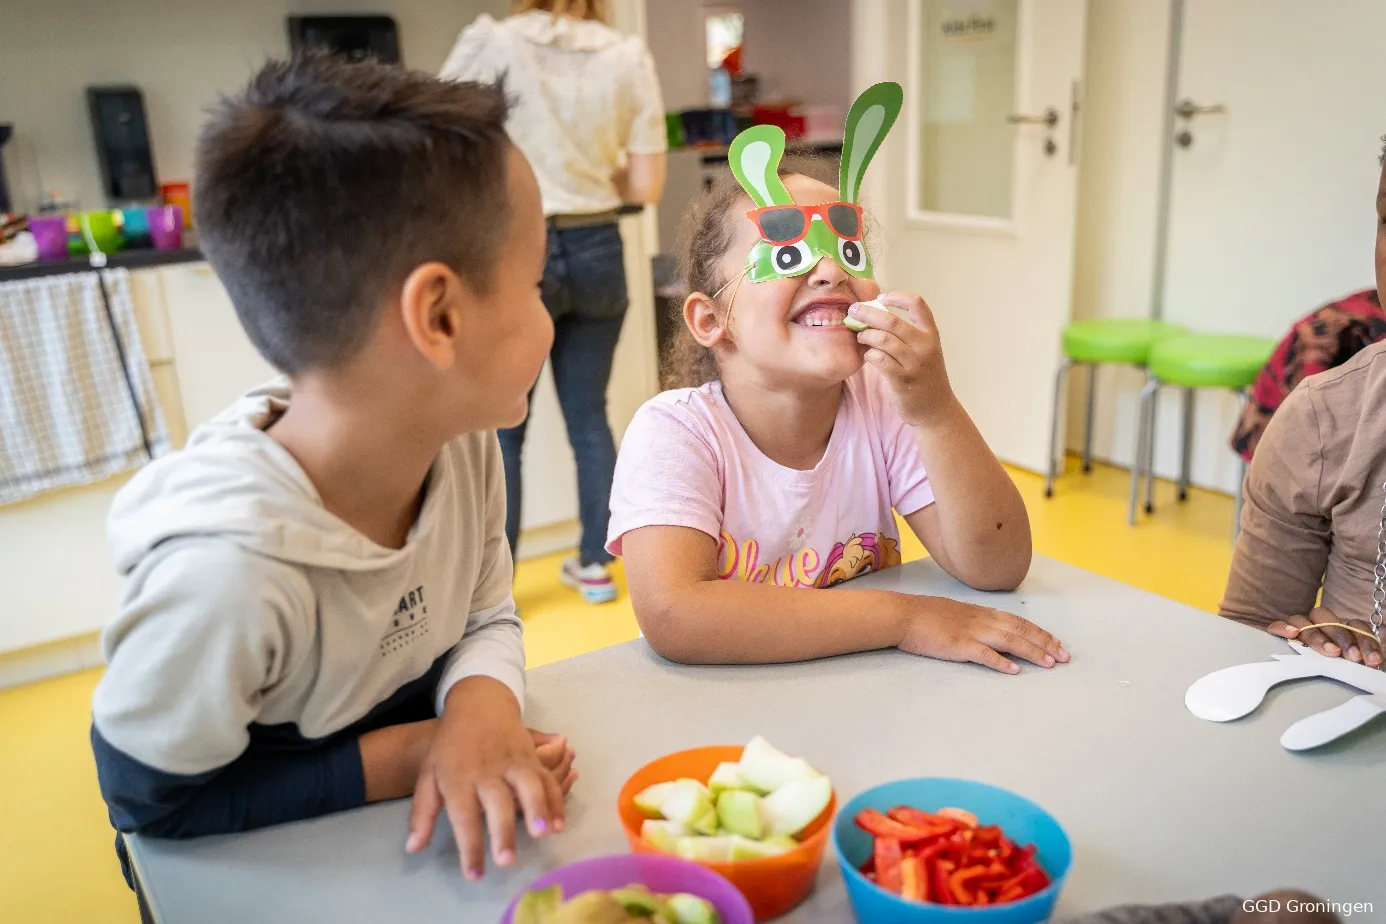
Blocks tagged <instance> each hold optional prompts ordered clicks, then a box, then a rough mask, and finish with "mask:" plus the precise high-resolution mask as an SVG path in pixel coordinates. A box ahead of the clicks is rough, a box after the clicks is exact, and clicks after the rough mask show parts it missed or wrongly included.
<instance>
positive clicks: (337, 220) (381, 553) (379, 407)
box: [92, 55, 575, 879]
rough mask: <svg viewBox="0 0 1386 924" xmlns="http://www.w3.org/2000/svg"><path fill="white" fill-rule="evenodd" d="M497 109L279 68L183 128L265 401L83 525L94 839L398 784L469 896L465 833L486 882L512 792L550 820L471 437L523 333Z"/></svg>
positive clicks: (436, 86)
mask: <svg viewBox="0 0 1386 924" xmlns="http://www.w3.org/2000/svg"><path fill="white" fill-rule="evenodd" d="M506 108H507V104H506V100H505V95H504V91H503V88H502V87H501V86H500V85H486V84H476V83H460V84H459V83H450V82H441V81H437V80H434V79H431V78H429V77H426V76H424V75H421V74H415V73H409V72H406V71H404V70H403V69H400V68H392V67H387V66H384V65H378V64H374V63H364V64H347V63H345V62H341V61H338V60H335V59H330V58H327V57H324V56H318V55H309V56H304V57H299V58H296V59H295V60H293V61H291V62H287V63H274V62H271V63H270V64H268V65H266V66H265V67H264V69H262V70H261V71H260V72H259V74H257V75H256V76H255V77H254V78H253V79H252V81H251V83H250V85H249V86H248V88H247V89H246V90H245V92H244V93H243V94H241V95H240V96H238V97H236V98H233V99H229V100H226V101H224V102H223V103H222V104H221V105H220V106H219V107H218V109H217V110H216V111H215V113H214V114H213V115H212V117H211V119H210V121H209V123H208V124H207V125H206V127H205V128H204V130H203V132H202V136H201V139H200V141H199V145H198V152H197V184H196V186H197V197H196V214H197V223H198V225H199V228H200V231H201V239H202V244H203V248H204V250H205V251H206V254H207V258H208V260H209V261H210V262H211V264H212V266H213V267H214V268H215V269H216V271H217V273H218V275H219V276H220V278H221V280H222V281H223V283H225V285H226V288H227V290H228V291H229V293H230V295H231V300H232V301H233V302H234V304H235V306H236V312H237V315H238V316H239V318H240V320H241V323H242V325H243V326H244V327H245V330H246V333H247V334H248V335H249V337H250V339H251V340H252V341H253V342H254V344H255V346H256V348H257V349H258V350H259V351H260V352H261V354H263V355H264V356H265V358H266V359H267V360H269V361H270V362H271V363H272V364H274V365H275V366H276V367H277V368H278V369H280V370H281V371H283V372H284V373H286V374H287V376H288V381H287V383H284V382H282V381H281V382H277V383H272V384H270V385H268V386H265V387H263V388H261V389H258V390H256V391H254V392H252V393H251V394H249V395H247V396H246V397H245V398H244V399H242V400H241V401H240V402H239V403H238V404H236V405H235V406H233V407H232V408H231V409H229V410H228V411H226V412H225V413H223V414H222V415H221V416H219V417H218V418H216V419H215V420H213V421H211V422H210V423H208V424H207V425H206V426H204V427H202V428H201V429H199V431H198V432H197V433H195V434H194V435H193V437H192V439H191V440H190V441H189V443H188V446H187V448H186V449H185V450H184V451H183V452H180V453H176V454H174V455H171V456H168V457H166V458H164V459H161V460H159V461H158V462H155V463H154V464H152V465H150V466H148V467H147V468H146V469H144V470H143V471H142V472H140V474H139V475H138V476H137V477H136V478H135V479H134V480H133V481H131V482H130V484H129V485H127V486H126V487H125V488H124V489H123V490H122V491H121V492H120V494H119V496H118V497H117V499H116V502H115V504H114V505H113V507H112V510H111V517H110V539H111V544H112V547H113V550H114V554H115V558H116V562H117V566H118V568H119V569H120V571H121V572H122V573H123V574H125V575H126V576H127V583H126V586H125V589H124V591H123V594H122V598H121V601H120V607H119V611H118V614H117V616H116V618H115V620H114V622H113V623H112V624H111V626H110V627H109V628H108V630H107V632H106V635H105V638H104V642H103V644H104V646H105V653H106V657H107V660H108V662H109V665H110V666H109V668H108V670H107V672H106V675H105V677H104V679H103V680H102V682H101V685H100V687H99V688H98V689H97V691H96V697H95V702H94V706H93V712H94V720H95V721H94V724H93V728H92V746H93V749H94V751H95V755H96V763H97V771H98V775H99V777H100V782H101V790H102V794H103V796H104V797H105V800H106V803H107V805H108V807H109V809H110V814H111V819H112V823H113V824H114V825H115V827H116V828H117V829H118V830H119V831H121V832H138V833H141V834H145V835H149V836H156V837H191V836H196V835H201V834H210V833H216V832H227V831H238V830H245V829H248V828H253V827H257V826H261V825H269V824H276V823H279V822H285V821H290V820H293V819H299V818H307V817H311V816H315V815H320V814H324V813H327V812H334V811H339V810H342V809H347V808H352V807H354V806H359V805H362V804H363V803H366V802H372V801H376V800H382V799H393V798H400V797H403V796H406V795H409V794H411V793H412V794H413V795H414V805H413V811H412V813H411V818H410V830H409V836H408V843H407V849H408V850H411V851H415V850H419V849H422V848H423V847H424V846H425V845H426V844H427V842H428V840H429V838H430V836H431V834H432V831H433V828H434V823H435V820H436V817H437V814H438V812H439V811H440V809H442V808H443V807H446V809H447V812H448V817H449V819H450V821H451V823H452V826H453V828H454V830H455V832H456V835H457V842H458V845H459V851H460V854H461V862H462V868H463V871H464V873H465V874H466V876H467V878H468V879H476V878H479V877H480V876H481V875H482V872H483V870H484V865H485V864H484V859H483V855H482V854H483V846H482V845H483V838H482V832H481V825H482V819H483V816H484V818H485V823H486V825H487V827H488V829H489V833H490V837H491V845H492V856H493V858H494V860H495V862H496V863H497V864H499V865H501V866H506V865H509V864H510V863H511V862H513V860H514V844H515V816H516V804H517V803H518V806H519V809H520V811H521V812H522V813H523V815H524V818H525V820H526V821H527V823H528V827H529V831H530V833H531V834H532V835H534V836H536V837H542V836H544V835H545V834H547V833H550V832H557V831H561V830H562V829H563V823H564V812H563V793H564V792H565V791H566V788H567V787H568V786H570V785H571V784H572V782H573V779H574V778H575V774H573V772H572V770H571V767H572V756H573V755H572V752H571V751H569V750H568V748H567V745H566V742H564V741H563V740H562V739H561V738H556V737H553V736H547V735H540V734H538V733H531V732H529V731H527V730H526V729H525V727H524V725H523V723H522V721H521V712H520V704H521V700H522V697H523V692H524V649H523V645H522V638H521V626H520V621H519V619H518V618H517V617H516V615H515V607H514V603H513V601H512V600H511V597H510V582H511V562H510V556H509V552H508V550H507V545H506V541H505V529H504V527H505V503H504V501H505V488H504V483H503V480H502V467H501V455H500V450H499V447H498V445H497V442H496V437H495V435H494V433H492V432H490V431H493V430H494V429H495V428H497V427H508V426H513V425H515V424H517V423H519V422H520V421H521V420H523V419H524V417H525V414H526V409H527V408H526V404H527V398H526V396H527V393H528V391H529V389H530V386H531V385H532V384H533V383H534V381H535V379H536V378H537V376H538V374H539V369H540V367H541V365H542V364H543V361H544V357H545V355H546V353H547V352H548V349H549V345H550V341H551V339H552V335H553V327H552V324H551V323H550V321H549V316H548V313H547V312H546V311H545V310H544V306H543V304H542V302H541V301H540V300H539V289H538V285H537V283H538V281H539V279H540V277H541V276H542V274H543V271H544V258H545V229H544V221H543V216H542V213H541V209H540V200H539V189H538V186H537V184H536V182H535V179H534V175H533V173H532V172H531V171H530V169H529V166H528V164H527V163H526V162H525V159H524V157H523V156H522V155H521V154H520V153H519V152H518V150H517V149H516V148H515V147H514V146H513V145H511V144H510V142H509V141H508V140H507V139H506V136H505V132H504V123H505V116H506ZM434 716H437V718H434ZM117 844H118V847H122V848H123V844H121V842H120V837H119V835H118V836H117ZM122 854H123V850H122Z"/></svg>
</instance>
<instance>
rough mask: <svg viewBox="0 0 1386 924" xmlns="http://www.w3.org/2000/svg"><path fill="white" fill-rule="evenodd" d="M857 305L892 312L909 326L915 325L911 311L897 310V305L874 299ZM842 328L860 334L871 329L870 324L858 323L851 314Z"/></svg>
mask: <svg viewBox="0 0 1386 924" xmlns="http://www.w3.org/2000/svg"><path fill="white" fill-rule="evenodd" d="M857 304H859V305H870V306H871V307H872V308H879V309H881V310H882V311H888V312H890V313H891V314H893V315H895V316H896V317H897V318H899V319H900V320H902V321H904V322H906V323H907V324H913V323H914V320H913V319H912V318H911V317H910V313H909V311H907V310H905V309H904V308H897V307H896V306H895V305H887V304H885V303H884V302H882V301H881V300H880V298H873V299H871V301H869V302H858V303H857ZM842 326H844V327H846V328H847V329H848V330H850V331H855V332H856V333H858V334H859V333H861V332H862V331H864V330H870V329H871V325H870V324H866V323H863V322H861V321H858V320H857V319H856V318H854V317H852V316H851V315H850V314H849V315H848V316H847V319H846V320H844V321H843V322H842Z"/></svg>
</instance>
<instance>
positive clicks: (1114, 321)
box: [1044, 318, 1188, 497]
mask: <svg viewBox="0 0 1386 924" xmlns="http://www.w3.org/2000/svg"><path fill="white" fill-rule="evenodd" d="M1186 333H1188V331H1187V330H1185V329H1184V328H1182V327H1180V326H1179V325H1178V324H1166V323H1165V322H1163V321H1147V320H1144V319H1140V318H1098V319H1096V320H1092V321H1078V322H1076V323H1073V324H1070V325H1068V326H1067V327H1065V328H1064V333H1063V351H1064V361H1063V364H1062V365H1060V366H1059V371H1058V373H1057V374H1056V375H1055V377H1054V414H1053V416H1052V417H1051V418H1050V429H1049V471H1048V472H1047V473H1046V476H1045V479H1044V496H1045V497H1053V496H1054V477H1055V475H1056V474H1057V473H1058V468H1059V464H1060V459H1062V457H1063V454H1062V452H1061V450H1060V447H1059V431H1060V429H1061V427H1060V424H1061V422H1062V420H1063V402H1064V385H1065V384H1066V383H1067V381H1068V374H1069V372H1071V371H1072V370H1073V367H1074V366H1086V367H1088V407H1087V419H1086V420H1085V421H1084V426H1083V471H1085V472H1090V471H1092V416H1093V409H1094V408H1095V407H1096V404H1097V367H1098V366H1100V365H1102V364H1104V363H1113V364H1117V365H1126V366H1139V367H1142V368H1144V367H1145V364H1146V358H1147V357H1148V356H1149V355H1150V348H1151V347H1152V346H1154V345H1155V343H1157V342H1158V341H1160V340H1165V339H1167V338H1169V337H1178V336H1181V335H1183V334H1186Z"/></svg>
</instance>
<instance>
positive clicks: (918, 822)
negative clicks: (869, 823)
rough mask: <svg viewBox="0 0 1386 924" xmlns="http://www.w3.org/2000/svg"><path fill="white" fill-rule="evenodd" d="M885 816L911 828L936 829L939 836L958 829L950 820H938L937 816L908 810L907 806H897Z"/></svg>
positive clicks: (954, 822) (917, 810) (955, 823)
mask: <svg viewBox="0 0 1386 924" xmlns="http://www.w3.org/2000/svg"><path fill="white" fill-rule="evenodd" d="M886 814H887V815H889V816H890V817H891V818H892V819H894V820H895V821H898V822H900V824H902V825H909V826H910V827H912V828H938V833H939V834H947V833H949V832H950V831H956V830H957V829H958V827H959V825H958V823H957V822H956V821H954V820H953V819H951V818H939V817H938V816H937V815H930V814H929V813H928V812H921V811H920V810H919V809H913V808H910V807H909V806H908V805H897V806H896V807H895V808H893V809H891V810H890V811H888V812H886Z"/></svg>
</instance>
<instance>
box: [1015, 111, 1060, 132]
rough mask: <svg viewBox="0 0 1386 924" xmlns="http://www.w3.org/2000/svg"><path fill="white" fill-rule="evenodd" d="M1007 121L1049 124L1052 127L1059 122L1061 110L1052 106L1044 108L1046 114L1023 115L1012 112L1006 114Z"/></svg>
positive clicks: (1020, 123)
mask: <svg viewBox="0 0 1386 924" xmlns="http://www.w3.org/2000/svg"><path fill="white" fill-rule="evenodd" d="M1006 121H1007V122H1009V123H1011V124H1012V125H1047V126H1049V127H1050V128H1053V127H1054V126H1056V125H1058V124H1059V110H1057V109H1055V108H1054V107H1053V106H1050V107H1049V108H1048V109H1046V110H1044V115H1023V114H1015V113H1013V114H1011V115H1008V116H1006Z"/></svg>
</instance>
